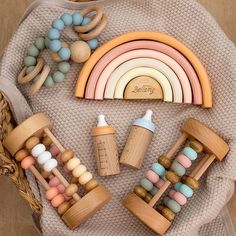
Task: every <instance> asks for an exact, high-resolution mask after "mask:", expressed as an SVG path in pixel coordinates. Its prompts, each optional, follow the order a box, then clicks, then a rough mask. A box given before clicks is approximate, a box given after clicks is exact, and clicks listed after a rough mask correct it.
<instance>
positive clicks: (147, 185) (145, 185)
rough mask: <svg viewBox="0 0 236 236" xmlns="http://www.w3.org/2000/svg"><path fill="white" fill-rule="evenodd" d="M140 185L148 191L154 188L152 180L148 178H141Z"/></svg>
mask: <svg viewBox="0 0 236 236" xmlns="http://www.w3.org/2000/svg"><path fill="white" fill-rule="evenodd" d="M140 185H141V186H142V187H143V188H144V189H146V190H147V191H151V190H152V188H153V184H152V182H150V181H149V180H148V179H146V178H143V179H141V181H140Z"/></svg>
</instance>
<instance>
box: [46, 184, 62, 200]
mask: <svg viewBox="0 0 236 236" xmlns="http://www.w3.org/2000/svg"><path fill="white" fill-rule="evenodd" d="M58 194H59V191H58V189H57V188H56V187H51V188H50V189H48V190H47V191H46V193H45V197H46V198H47V199H48V200H52V199H53V198H54V197H56V196H57V195H58Z"/></svg>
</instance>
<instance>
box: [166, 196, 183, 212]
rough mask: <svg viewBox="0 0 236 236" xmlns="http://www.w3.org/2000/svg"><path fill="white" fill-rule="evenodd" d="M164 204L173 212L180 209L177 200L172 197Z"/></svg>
mask: <svg viewBox="0 0 236 236" xmlns="http://www.w3.org/2000/svg"><path fill="white" fill-rule="evenodd" d="M165 205H166V206H167V207H168V208H169V209H170V210H171V211H173V212H174V213H179V212H180V211H181V206H180V205H179V203H178V202H176V201H175V200H173V199H169V200H168V201H167V202H166V203H165Z"/></svg>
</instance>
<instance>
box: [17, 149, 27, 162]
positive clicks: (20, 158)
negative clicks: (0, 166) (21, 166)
mask: <svg viewBox="0 0 236 236" xmlns="http://www.w3.org/2000/svg"><path fill="white" fill-rule="evenodd" d="M27 156H29V152H28V150H26V149H21V150H20V151H18V152H17V153H16V155H15V159H16V161H18V162H21V161H23V159H24V158H25V157H27Z"/></svg>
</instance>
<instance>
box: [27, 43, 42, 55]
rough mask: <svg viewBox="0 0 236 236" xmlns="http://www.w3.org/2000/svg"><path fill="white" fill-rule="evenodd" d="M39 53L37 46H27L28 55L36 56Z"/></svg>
mask: <svg viewBox="0 0 236 236" xmlns="http://www.w3.org/2000/svg"><path fill="white" fill-rule="evenodd" d="M39 53H40V52H39V50H38V48H37V47H35V46H34V45H30V46H29V47H28V50H27V54H28V55H29V56H32V57H38V55H39Z"/></svg>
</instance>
